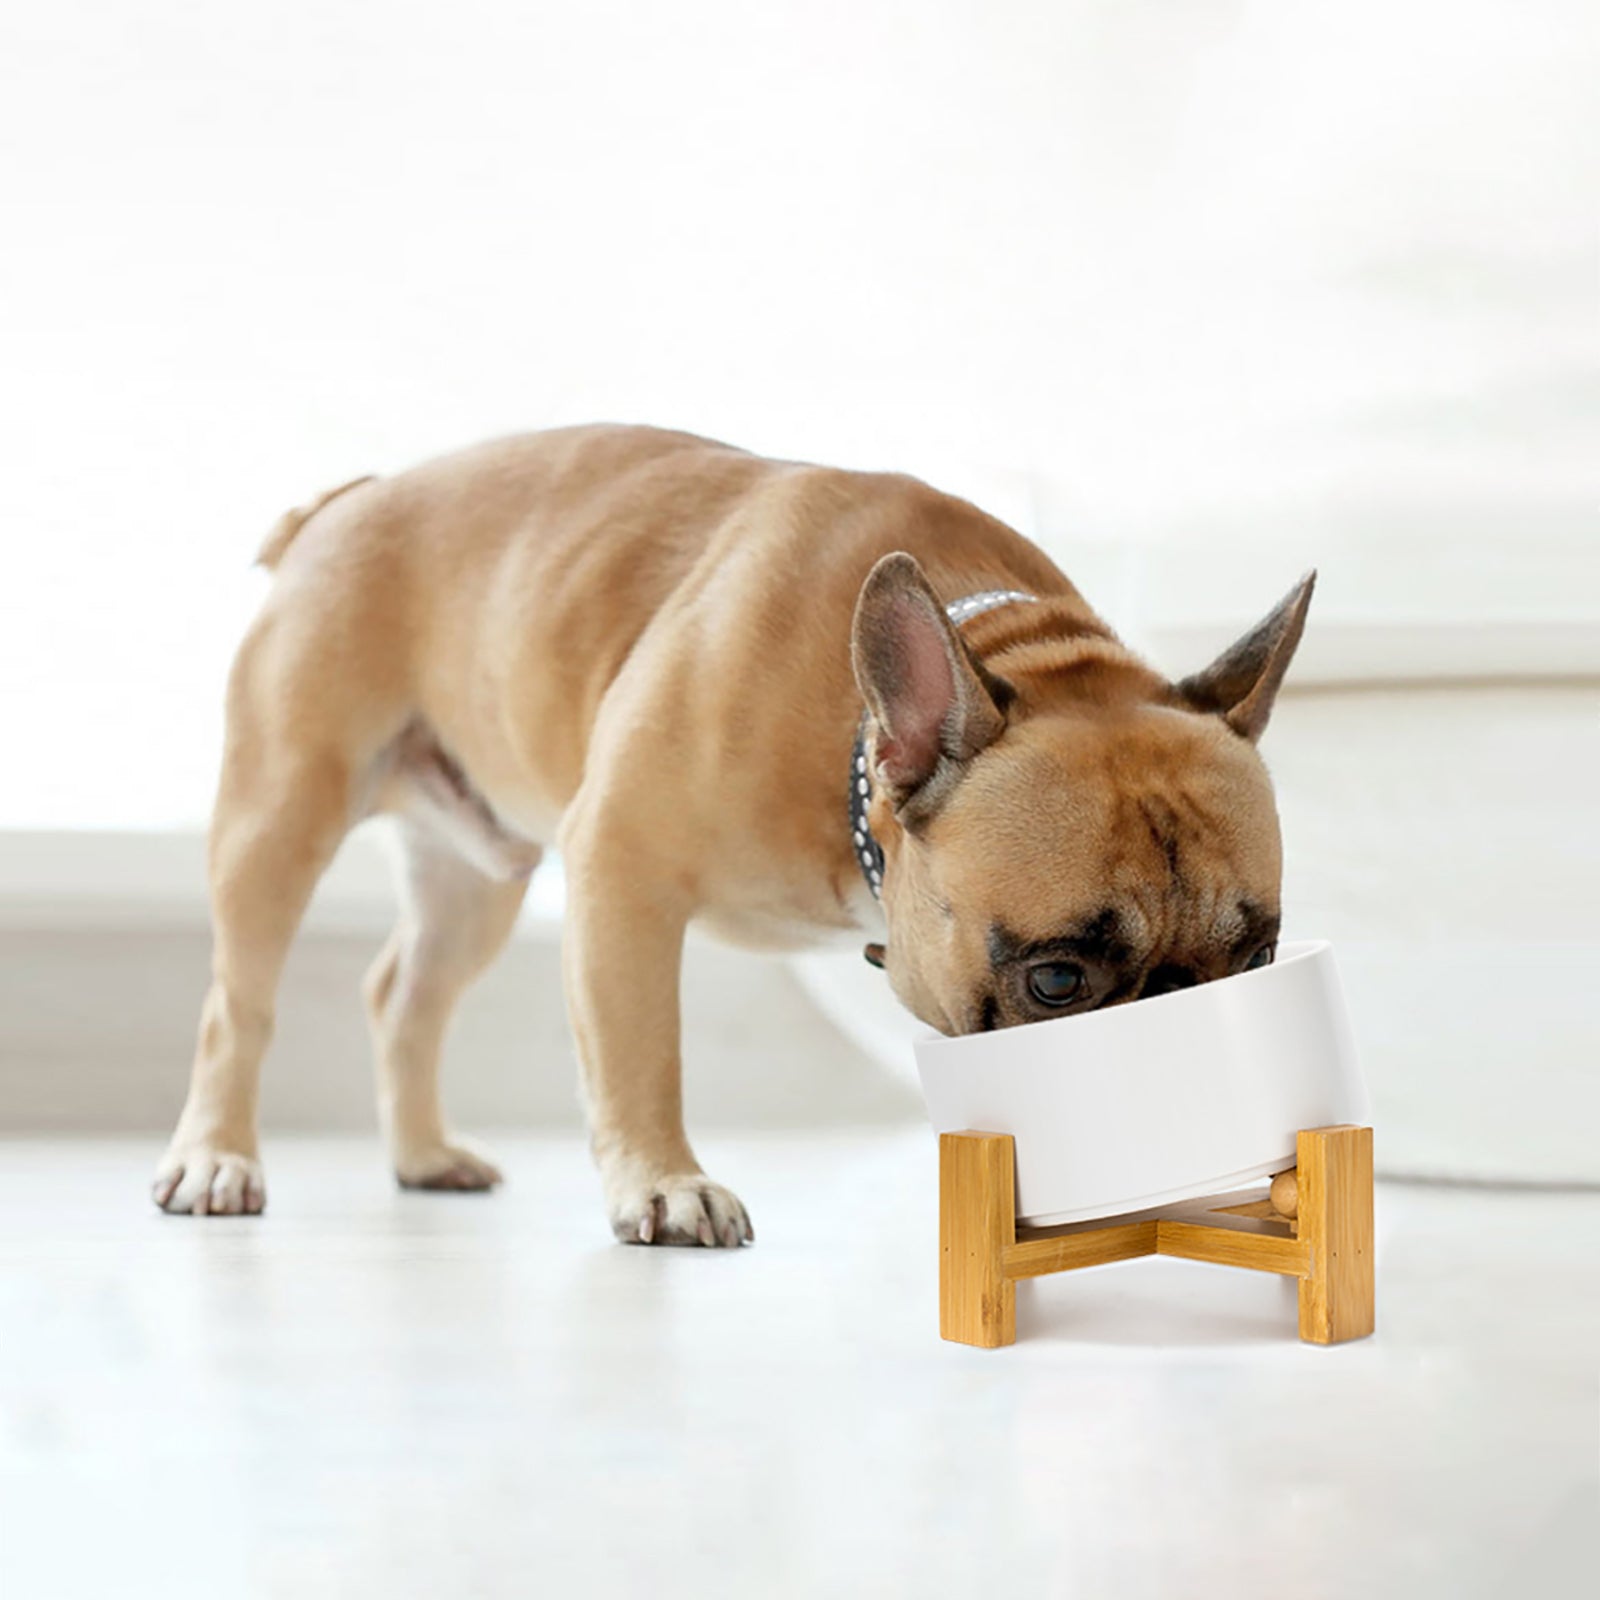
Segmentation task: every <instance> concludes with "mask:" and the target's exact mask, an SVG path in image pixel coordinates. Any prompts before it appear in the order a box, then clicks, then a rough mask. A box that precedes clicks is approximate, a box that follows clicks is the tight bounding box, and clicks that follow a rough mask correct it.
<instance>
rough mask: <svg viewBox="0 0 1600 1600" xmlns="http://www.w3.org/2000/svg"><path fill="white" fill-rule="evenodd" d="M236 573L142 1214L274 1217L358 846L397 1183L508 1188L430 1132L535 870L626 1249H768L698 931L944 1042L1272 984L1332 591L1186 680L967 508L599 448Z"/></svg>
mask: <svg viewBox="0 0 1600 1600" xmlns="http://www.w3.org/2000/svg"><path fill="white" fill-rule="evenodd" d="M260 559H261V561H262V562H263V563H264V564H265V565H266V566H267V567H269V568H270V569H272V572H273V581H272V586H271V590H270V592H269V594H268V595H267V597H266V600H265V602H264V605H263V607H262V609H261V612H260V614H259V616H258V617H257V618H256V620H255V622H254V624H253V625H252V626H251V628H250V630H249V632H248V634H247V636H246V638H245V640H244V642H243V645H242V646H241V648H240V650H239V653H238V656H237V658H236V660H235V662H234V665H233V669H232V673H231V675H230V678H229V683H228V690H227V733H226V739H225V745H224V752H223V759H222V770H221V778H220V784H219V788H218V793H217V799H216V807H215V814H214V818H213V822H212V827H211V834H210V846H209V857H208V859H209V869H208V870H209V878H210V892H211V906H212V914H213V924H214V935H215V943H214V957H213V967H212V979H211V984H210V988H209V990H208V992H207V994H206V997H205V1001H204V1005H203V1008H202V1012H201V1018H200V1028H199V1040H198V1045H197V1048H196V1052H195V1059H194V1067H193V1075H192V1079H191V1083H190V1087H189V1093H188V1098H187V1101H186V1103H185V1105H184V1108H183V1112H182V1115H181V1117H180V1118H179V1121H178V1125H177V1130H176V1132H175V1133H174V1135H173V1138H172V1141H171V1144H170V1147H169V1148H168V1149H167V1151H166V1154H165V1156H164V1157H163V1159H162V1161H161V1163H160V1166H159V1168H158V1173H157V1177H156V1181H155V1186H154V1197H155V1200H156V1202H157V1204H158V1205H160V1206H161V1207H162V1208H163V1209H164V1210H166V1211H169V1212H177V1213H186V1214H189V1215H193V1216H204V1215H219V1214H220V1215H231V1214H238V1213H255V1212H259V1211H260V1210H261V1209H262V1206H263V1204H264V1203H265V1193H266V1191H265V1184H264V1180H263V1175H262V1168H261V1164H260V1159H259V1154H258V1146H257V1130H256V1106H257V1090H258V1084H259V1080H260V1070H261V1061H262V1056H263V1053H264V1052H265V1051H266V1048H267V1044H268V1040H269V1038H270V1036H271V1033H272V1027H273V1005H274V992H275V990H276V988H277V986H278V981H279V976H280V973H281V972H282V969H283V964H284V959H285V955H286V953H287V951H288V949H289V945H290V942H291V940H292V939H293V937H294V934H295V930H296V927H297V925H298V924H299V922H300V919H301V916H302V913H303V912H304V910H305V907H306V904H307V901H308V900H309V899H310V896H311V893H312V890H313V888H314V886H315V885H316V883H317V880H318V877H319V876H320V874H321V873H322V871H323V870H324V868H326V866H327V865H328V863H329V861H330V860H331V859H332V857H333V855H334V852H335V851H336V850H337V849H338V847H339V844H340V841H341V840H342V839H343V838H344V836H345V835H346V834H347V833H348V832H349V831H350V830H351V828H353V827H354V826H355V825H356V824H357V823H359V822H361V821H362V820H363V819H365V818H369V817H373V816H385V817H388V818H391V819H393V825H394V827H395V829H396V831H397V833H398V836H399V839H400V842H401V860H402V868H401V871H400V873H399V892H400V901H401V909H400V915H399V920H398V923H397V925H396V927H395V930H394V932H393V934H392V936H391V937H390V939H389V941H388V943H387V944H386V946H385V947H384V949H383V951H382V953H381V954H380V955H379V957H378V959H377V961H376V963H375V964H374V965H373V967H372V969H371V971H370V973H369V975H368V977H367V980H366V984H365V998H366V1004H367V1009H368V1012H369V1015H370V1019H371V1026H372V1035H373V1039H374V1044H375V1049H376V1054H377V1062H378V1082H379V1086H380V1092H379V1100H380V1111H381V1116H382V1121H383V1125H384V1127H385V1130H386V1133H387V1137H388V1141H389V1146H390V1151H391V1155H392V1160H393V1165H394V1170H395V1173H396V1174H397V1176H398V1179H399V1181H400V1183H402V1184H403V1185H407V1186H413V1187H419V1188H429V1189H483V1188H488V1187H490V1186H492V1185H493V1184H495V1183H496V1182H497V1181H498V1180H499V1173H498V1172H497V1171H496V1169H495V1167H494V1166H493V1165H492V1164H491V1163H490V1161H489V1160H488V1159H487V1158H486V1157H485V1156H484V1155H482V1154H481V1153H480V1152H479V1151H477V1150H476V1149H475V1148H473V1147H472V1146H471V1145H470V1144H468V1143H467V1142H466V1141H465V1140H463V1139H460V1138H458V1137H457V1136H456V1135H455V1134H454V1133H452V1132H451V1131H450V1129H449V1125H448V1123H447V1121H446V1119H445V1116H444V1113H443V1111H442V1110H441V1107H440V1100H439V1052H440V1041H441V1038H442V1036H443V1034H444V1031H445V1027H446V1024H447V1023H448V1021H449V1018H450V1014H451V1011H452V1009H453V1007H454V1006H455V1004H456V1002H457V1000H458V998H459V997H460V995H461V993H462V991H463V990H464V988H465V987H466V986H467V985H468V984H469V983H470V982H472V980H473V979H474V977H476V976H477V974H478V973H480V972H481V971H482V970H483V969H484V967H485V966H486V965H487V964H488V963H489V962H490V961H491V960H492V959H493V958H494V956H495V954H496V953H497V952H498V951H499V950H500V948H501V947H502V945H504V943H505V942H506V939H507V937H508V935H509V934H510V932H511V929H512V925H513V923H514V922H515V919H516V916H517V911H518V907H519V906H520V904H521V902H522V899H523V894H524V891H525V889H526V887H527V883H528V878H529V875H530V874H531V873H532V871H533V870H534V868H535V866H536V865H537V863H538V861H539V859H540V855H541V852H542V851H543V850H544V849H545V848H547V847H549V846H554V847H556V848H557V849H559V851H560V853H561V859H562V861H563V863H564V866H565V871H566V878H567V885H568V907H567V914H566V926H565V930H564V938H563V945H562V963H563V981H564V986H565V991H566V998H567V1006H568V1011H569V1016H570V1021H571V1025H572V1031H573V1034H574V1037H575V1040H576V1044H577V1050H578V1055H579V1057H580V1060H581V1063H582V1085H583V1091H584V1101H585V1106H586V1111H587V1115H588V1120H589V1126H590V1131H591V1136H592V1143H593V1150H594V1156H595V1159H596V1162H597V1164H598V1167H599V1171H600V1177H601V1181H602V1186H603V1189H604V1195H605V1204H606V1208H607V1211H608V1213H609V1217H610V1222H611V1226H612V1228H613V1230H614V1232H615V1233H616V1236H617V1237H618V1238H619V1239H622V1240H625V1241H627V1242H630V1243H639V1244H684V1245H696V1244H698V1245H707V1246H727V1247H736V1246H738V1245H740V1244H742V1243H745V1242H748V1241H749V1240H750V1239H752V1238H753V1234H752V1230H751V1225H750V1220H749V1217H748V1215H747V1214H746V1211H745V1208H744V1206H743V1205H742V1204H741V1203H740V1201H739V1200H738V1198H737V1197H736V1196H735V1195H734V1194H733V1193H732V1192H731V1191H729V1190H728V1189H726V1188H724V1187H723V1186H722V1185H721V1184H719V1183H716V1182H714V1181H713V1180H712V1179H711V1178H709V1177H708V1176H707V1175H706V1174H705V1173H704V1172H703V1171H702V1170H701V1167H700V1164H699V1162H698V1161H697V1160H696V1159H695V1156H694V1152H693V1150H692V1149H691V1148H690V1145H689V1140H688V1138H687V1136H686V1134H685V1131H684V1125H683V1115H682V1097H681V1091H680V1059H679V1016H678V985H679V965H680V958H681V954H682V948H683V941H684V933H685V930H686V929H687V927H688V926H689V924H690V923H696V924H698V925H701V926H703V927H704V928H706V929H707V930H709V931H710V932H712V933H713V934H715V935H718V936H720V937H723V938H725V939H728V940H731V941H734V942H736V943H738V944H742V945H746V946H752V947H757V948H765V949H772V950H787V949H794V948H798V947H802V946H804V945H807V944H811V943H814V942H816V941H818V940H826V939H832V938H838V937H840V936H851V935H853V936H854V937H855V938H857V939H859V940H862V941H863V943H864V944H865V949H866V954H867V957H868V959H869V960H873V961H874V962H876V963H877V964H880V965H881V966H882V967H883V969H884V971H885V973H886V975H887V980H888V982H889V984H890V985H891V986H892V988H893V990H894V992H895V994H896V995H897V996H898V997H899V998H900V1000H901V1001H903V1002H904V1004H905V1005H906V1006H907V1007H909V1008H910V1010H911V1011H912V1012H914V1013H915V1014H916V1015H917V1016H918V1017H919V1018H921V1019H922V1020H923V1021H924V1022H926V1023H927V1024H929V1025H931V1026H932V1027H934V1028H937V1029H941V1030H943V1031H945V1032H947V1033H966V1032H970V1031H974V1030H980V1029H989V1028H1003V1027H1011V1026H1014V1025H1016V1024H1019V1023H1025V1022H1030V1021H1034V1020H1037V1019H1041V1018H1048V1017H1056V1016H1061V1015H1063V1014H1068V1013H1071V1012H1075V1011H1085V1010H1088V1009H1091V1008H1094V1007H1098V1006H1109V1005H1117V1004H1120V1003H1122V1002H1125V1001H1130V1000H1134V999H1137V998H1140V997H1142V996H1146V995H1152V994H1157V993H1160V992H1162V991H1163V990H1169V989H1173V988H1177V987H1181V986H1183V985H1187V984H1193V983H1201V982H1205V981H1207V980H1208V979H1212V978H1217V977H1221V976H1223V975H1225V974H1228V973H1233V972H1238V971H1240V970H1243V969H1245V968H1248V967H1252V966H1257V965H1260V964H1262V963H1265V962H1268V961H1270V960H1271V959H1272V957H1273V949H1274V941H1275V940H1276V937H1277V931H1278V918H1279V882H1280V876H1281V847H1280V840H1279V829H1278V821H1277V813H1276V808H1275V805H1274V800H1273V791H1272V787H1271V784H1270V781H1269V779H1268V775H1267V770H1266V768H1265V766H1264V765H1263V763H1262V760H1261V757H1260V755H1259V754H1258V751H1257V741H1258V740H1259V739H1260V737H1261V733H1262V730H1263V729H1264V728H1265V727H1266V725H1267V719H1268V716H1269V714H1270V713H1271V710H1272V705H1273V700H1274V697H1275V696H1276V694H1277V692H1278V689H1279V686H1280V684H1281V683H1282V682H1283V678H1284V673H1285V671H1286V670H1287V668H1288V666H1289V662H1290V658H1291V657H1292V655H1293V654H1294V651H1295V647H1296V645H1297V643H1298V642H1299V639H1300V635H1301V631H1302V629H1303V627H1304V625H1305V618H1306V610H1307V606H1308V604H1309V602H1310V599H1311V590H1312V583H1313V577H1314V575H1313V576H1311V577H1307V578H1306V579H1305V580H1303V581H1302V582H1301V583H1300V584H1299V586H1298V587H1296V588H1295V589H1294V590H1293V591H1292V592H1291V593H1290V594H1289V595H1288V596H1287V598H1285V599H1284V600H1283V602H1282V603H1281V604H1280V605H1279V606H1278V607H1277V608H1276V609H1275V610H1273V611H1272V612H1271V614H1270V615H1268V616H1267V618H1266V619H1265V620H1264V621H1263V622H1262V623H1261V624H1260V625H1259V626H1258V627H1256V628H1255V629H1253V630H1252V631H1251V632H1250V633H1248V634H1247V635H1246V636H1245V637H1244V638H1242V639H1241V640H1239V642H1238V643H1237V644H1235V645H1234V646H1233V647H1232V648H1231V649H1229V650H1227V651H1225V652H1224V653H1223V654H1222V655H1221V656H1220V657H1219V658H1218V659H1217V660H1216V661H1214V662H1212V663H1211V665H1210V666H1208V667H1206V668H1204V670H1202V671H1200V672H1197V673H1196V674H1195V675H1194V676H1192V677H1188V678H1184V679H1183V680H1182V681H1181V682H1177V683H1173V682H1170V681H1169V680H1168V679H1167V678H1165V677H1164V676H1162V675H1161V674H1160V673H1158V672H1156V671H1154V670H1153V669H1152V668H1151V667H1149V666H1148V665H1146V664H1145V663H1144V662H1143V661H1141V660H1140V659H1138V658H1137V657H1136V656H1135V655H1133V654H1132V653H1131V652H1130V651H1129V650H1128V649H1126V648H1125V647H1124V646H1123V645H1122V644H1121V643H1120V642H1119V641H1118V639H1117V638H1116V636H1115V635H1114V634H1113V632H1112V631H1111V629H1110V628H1109V627H1107V625H1106V624H1105V623H1104V622H1102V621H1101V620H1100V618H1099V617H1098V616H1097V615H1096V614H1095V613H1094V611H1092V610H1091V609H1090V607H1089V605H1088V604H1087V603H1086V602H1085V600H1084V599H1083V597H1082V596H1081V595H1080V594H1079V592H1078V590H1077V589H1076V588H1075V587H1074V586H1073V585H1072V583H1071V582H1070V581H1069V580H1068V579H1067V577H1066V576H1065V575H1064V574H1063V573H1062V572H1061V571H1060V570H1059V569H1058V568H1057V567H1056V566H1055V564H1054V563H1053V562H1052V561H1050V560H1049V559H1048V558H1047V557H1046V556H1045V555H1044V554H1043V552H1042V551H1040V550H1039V549H1038V548H1037V547H1036V546H1034V545H1033V544H1031V543H1030V542H1029V541H1028V540H1026V539H1024V538H1023V537H1021V536H1020V535H1019V534H1017V533H1015V532H1013V531H1012V529H1010V528H1008V527H1006V526H1005V525H1004V524H1003V523H1001V522H998V521H996V520H995V519H994V518H993V517H991V516H988V515H986V514H985V513H984V512H982V511H980V510H978V509H977V508H976V507H975V506H972V505H970V504H968V503H966V502H965V501H962V500H959V499H956V498H954V497H952V496H950V495H948V494H943V493H940V492H938V491H936V490H934V489H932V488H930V487H928V486H927V485H926V484H924V483H921V482H919V481H917V480H916V479H914V478H910V477H906V476H901V475H898V474H892V473H872V472H852V471H842V470H836V469H833V468H830V467H824V466H813V465H808V464H803V463H799V462H791V461H776V460H767V459H763V458H761V457H759V456H755V455H751V454H748V453H746V452H744V451H742V450H738V449H734V448H732V447H730V446H727V445H723V444H717V443H714V442H712V441H709V440H706V439H700V438H695V437H693V436H691V435H688V434H683V433H673V432H666V431H661V430H657V429H652V428H642V427H623V426H594V427H578V428H567V429H560V430H556V431H551V432H544V433H534V434H528V435H525V436H521V437H516V438H511V439H506V440H501V441H498V442H494V443H490V444H485V445H482V446H479V447H477V448H474V449H470V450H466V451H463V452H461V453H459V454H455V455H450V456H446V457H443V458H441V459H438V460H435V461H432V462H429V463H426V464H424V465H422V466H419V467H416V468H414V469H412V470H410V471H407V472H403V473H400V474H399V475H397V476H394V477H385V478H362V479H357V480H355V481H354V482H352V483H348V484H345V485H343V486H341V487H340V488H338V489H335V490H333V491H331V492H330V493H328V494H326V495H323V496H322V497H321V498H320V499H319V500H317V501H316V502H314V503H313V504H311V505H309V506H307V507H303V508H301V509H299V510H296V511H292V512H290V513H289V514H288V515H286V516H285V517H284V518H283V519H282V520H281V521H280V522H279V524H278V525H277V527H276V528H275V529H274V530H273V531H272V533H271V535H270V536H269V537H268V539H267V542H266V544H265V546H264V547H263V549H262V551H261V555H260Z"/></svg>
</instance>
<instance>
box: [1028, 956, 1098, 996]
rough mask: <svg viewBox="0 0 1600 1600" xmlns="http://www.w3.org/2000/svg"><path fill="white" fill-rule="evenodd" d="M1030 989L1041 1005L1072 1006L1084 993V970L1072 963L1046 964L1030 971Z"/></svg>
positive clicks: (1053, 962)
mask: <svg viewBox="0 0 1600 1600" xmlns="http://www.w3.org/2000/svg"><path fill="white" fill-rule="evenodd" d="M1028 987H1029V989H1031V990H1032V991H1033V998H1034V999H1035V1000H1037V1001H1039V1003H1040V1004H1041V1005H1047V1006H1065V1005H1070V1004H1071V1003H1072V1002H1073V1001H1074V1000H1076V999H1077V998H1078V997H1079V996H1080V995H1081V994H1082V993H1083V990H1084V987H1085V980H1084V975H1083V968H1082V967H1080V966H1078V965H1076V963H1074V962H1071V961H1050V962H1046V963H1045V964H1044V965H1043V966H1039V967H1034V968H1032V969H1031V970H1030V971H1029V973H1028Z"/></svg>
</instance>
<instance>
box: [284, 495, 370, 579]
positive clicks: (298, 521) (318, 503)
mask: <svg viewBox="0 0 1600 1600" xmlns="http://www.w3.org/2000/svg"><path fill="white" fill-rule="evenodd" d="M373 481H374V480H373V474H372V473H370V472H369V473H368V474H367V475H366V476H365V477H363V478H352V479H351V480H350V481H349V482H348V483H341V484H340V485H339V487H338V488H337V489H330V490H328V492H327V493H326V494H319V495H318V496H317V498H316V499H315V500H313V501H312V502H311V503H310V504H309V505H303V506H296V507H295V508H294V510H293V511H285V512H284V514H283V515H282V516H281V517H279V518H278V520H277V522H275V523H274V524H273V527H272V532H271V533H269V534H268V535H267V537H266V539H265V541H264V542H263V544H262V546H261V548H260V550H258V551H257V552H256V565H257V566H261V567H266V568H268V569H269V570H270V569H272V568H275V567H276V566H277V565H278V563H279V562H280V561H282V560H283V553H284V551H285V550H287V549H288V548H289V546H290V545H292V544H293V543H294V536H295V535H296V534H297V533H299V531H300V530H301V529H302V528H303V527H305V525H306V524H307V523H308V522H309V521H310V520H311V519H312V518H313V517H314V516H316V514H317V513H318V512H319V511H320V510H321V509H322V508H323V507H324V506H325V505H327V503H328V502H329V501H330V500H337V499H338V498H339V496H340V495H342V494H344V493H346V492H347V491H349V490H351V489H355V488H358V487H359V486H360V485H361V484H363V483H371V482H373Z"/></svg>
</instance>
